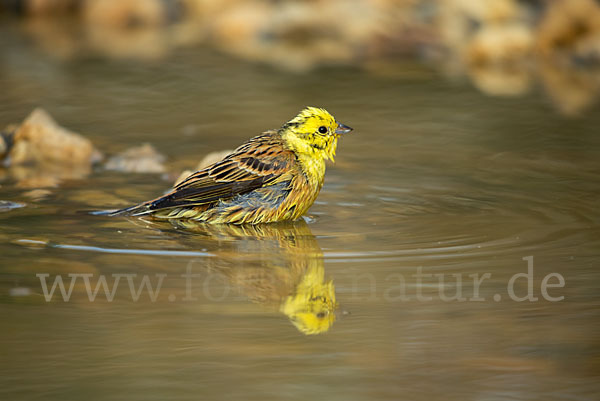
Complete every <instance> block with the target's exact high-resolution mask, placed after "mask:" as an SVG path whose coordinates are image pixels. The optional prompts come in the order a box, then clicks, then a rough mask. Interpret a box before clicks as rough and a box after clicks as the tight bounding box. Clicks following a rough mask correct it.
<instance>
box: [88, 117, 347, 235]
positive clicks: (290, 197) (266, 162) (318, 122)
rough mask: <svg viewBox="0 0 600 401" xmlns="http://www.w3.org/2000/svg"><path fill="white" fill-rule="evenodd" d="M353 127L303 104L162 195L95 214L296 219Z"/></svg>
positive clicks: (219, 220) (228, 220) (224, 220)
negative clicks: (280, 122)
mask: <svg viewBox="0 0 600 401" xmlns="http://www.w3.org/2000/svg"><path fill="white" fill-rule="evenodd" d="M351 131H352V128H351V127H349V126H347V125H344V124H342V123H338V122H336V120H335V118H334V117H333V116H332V115H331V114H330V113H329V112H328V111H327V110H325V109H322V108H317V107H306V108H304V109H303V110H301V111H300V112H299V113H298V115H296V116H295V117H294V118H292V119H291V120H289V121H288V122H286V123H285V124H283V125H282V126H281V128H279V129H277V130H268V131H265V132H263V133H262V134H261V135H258V136H256V137H254V138H251V139H250V140H248V141H246V142H245V143H243V144H242V145H240V146H239V147H238V148H237V149H235V150H234V151H233V152H232V153H230V154H229V155H227V156H225V157H224V158H223V159H222V160H220V161H218V162H216V163H214V164H212V165H210V166H208V167H206V168H204V169H202V170H199V171H196V172H195V173H193V174H191V175H189V176H188V177H187V178H185V179H184V180H182V181H181V182H179V183H178V184H176V185H175V187H174V188H173V189H172V190H171V191H170V192H168V193H166V194H165V195H163V196H160V197H158V198H156V199H153V200H150V201H147V202H143V203H140V204H138V205H135V206H132V207H128V208H125V209H121V210H117V211H109V212H108V213H98V214H108V215H113V216H114V215H126V216H151V217H152V218H156V219H189V220H194V221H199V222H204V223H214V224H238V225H241V224H252V225H254V224H262V223H274V222H280V221H293V220H297V219H299V218H300V217H301V216H302V215H304V214H305V213H306V212H307V211H308V209H309V208H310V207H311V206H312V204H313V203H314V201H315V200H316V198H317V196H318V194H319V192H320V190H321V188H322V187H323V182H324V179H325V162H326V161H327V160H331V161H332V162H335V160H334V157H335V153H336V148H337V142H338V138H340V136H342V135H344V134H347V133H349V132H351Z"/></svg>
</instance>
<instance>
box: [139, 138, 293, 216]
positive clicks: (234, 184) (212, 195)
mask: <svg viewBox="0 0 600 401" xmlns="http://www.w3.org/2000/svg"><path fill="white" fill-rule="evenodd" d="M294 161H295V156H294V154H293V153H292V152H291V151H289V150H287V149H285V148H284V147H283V145H282V143H281V139H280V138H279V137H278V136H277V134H276V133H275V132H269V133H265V134H264V135H261V136H258V137H255V138H252V139H250V140H249V141H248V142H246V143H245V144H243V145H242V146H240V147H239V148H237V149H236V150H235V151H234V152H233V153H231V154H230V155H228V156H227V157H225V158H224V159H223V160H221V161H220V162H217V163H215V164H213V165H212V166H209V167H207V168H206V169H204V170H201V171H197V172H196V173H194V174H192V175H190V176H189V177H188V178H186V179H185V180H184V181H182V182H181V183H179V184H178V185H177V186H176V187H175V188H174V189H173V191H171V192H170V193H168V194H166V195H164V196H162V197H160V198H158V199H155V200H153V201H150V202H146V203H145V204H144V205H145V206H146V210H147V211H155V210H158V209H165V208H172V207H181V206H199V205H205V204H209V203H213V202H216V201H218V200H220V199H229V198H231V197H233V196H235V195H239V194H244V193H247V192H250V191H253V190H255V189H257V188H260V187H262V186H265V185H268V184H270V183H272V182H274V181H276V180H277V179H278V178H279V177H281V176H282V175H283V174H285V173H286V172H288V171H289V170H290V168H291V166H292V163H293V162H294Z"/></svg>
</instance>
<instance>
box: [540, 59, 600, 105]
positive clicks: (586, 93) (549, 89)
mask: <svg viewBox="0 0 600 401" xmlns="http://www.w3.org/2000/svg"><path fill="white" fill-rule="evenodd" d="M537 70H538V72H539V76H540V78H541V81H542V85H543V87H544V89H545V90H546V93H547V94H548V96H549V97H550V99H551V100H552V103H553V104H554V105H555V106H556V107H557V108H558V110H559V111H560V112H561V113H562V114H564V115H567V116H577V115H579V114H581V113H582V112H584V111H585V110H587V109H589V108H590V107H591V106H592V105H593V104H594V102H595V101H596V100H597V99H598V96H599V95H600V73H599V71H594V70H578V69H574V68H572V67H570V66H569V65H564V64H561V63H556V62H549V61H544V60H543V59H542V60H539V62H538V64H537Z"/></svg>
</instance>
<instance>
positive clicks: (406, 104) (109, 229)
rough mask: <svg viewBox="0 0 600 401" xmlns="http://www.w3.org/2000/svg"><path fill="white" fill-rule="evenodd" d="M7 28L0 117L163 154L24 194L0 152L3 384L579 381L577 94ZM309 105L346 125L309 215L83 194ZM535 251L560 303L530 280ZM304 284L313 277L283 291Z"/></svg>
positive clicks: (127, 182)
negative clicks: (108, 288)
mask: <svg viewBox="0 0 600 401" xmlns="http://www.w3.org/2000/svg"><path fill="white" fill-rule="evenodd" d="M23 41H25V40H24V39H23V38H21V37H18V36H17V37H14V36H8V37H7V36H5V37H4V39H2V45H3V47H4V49H3V51H2V56H3V57H2V60H0V87H1V88H2V91H1V92H2V93H1V94H0V123H1V124H7V123H10V122H19V121H21V120H22V119H23V118H24V117H25V116H26V115H27V114H28V113H29V112H30V111H31V110H32V109H33V108H34V107H37V106H42V107H44V108H45V109H47V110H48V111H49V112H50V113H51V114H52V115H53V116H54V117H55V118H56V119H57V121H58V122H59V123H60V124H62V125H64V126H66V127H68V128H70V129H72V130H74V131H77V132H81V133H82V134H83V135H85V136H86V137H88V138H90V139H91V140H92V141H93V142H94V143H95V144H96V146H97V147H99V148H100V149H101V150H102V151H104V152H106V153H107V154H114V153H117V152H119V151H122V150H124V149H126V148H127V147H130V146H134V145H138V144H140V143H142V142H150V143H152V144H153V145H154V146H155V147H156V148H157V149H159V150H160V151H161V152H162V153H164V154H165V155H166V156H167V157H168V163H167V167H168V170H169V171H170V172H171V174H163V175H160V174H125V173H119V172H109V171H105V170H103V169H102V168H101V166H100V167H97V168H96V169H94V171H93V172H92V173H91V174H89V175H88V176H87V177H86V178H85V179H73V180H66V181H64V182H62V183H61V185H60V186H59V187H58V188H51V189H50V192H49V193H48V194H45V196H41V197H36V196H33V197H32V196H31V194H29V196H28V194H27V192H28V191H29V190H30V189H24V188H21V187H20V186H19V182H18V179H17V178H15V176H14V175H13V173H12V172H10V171H7V170H6V169H5V170H4V172H3V173H2V174H3V176H4V177H5V179H4V180H3V181H2V184H1V185H2V187H0V194H1V196H0V199H1V200H3V201H8V202H15V203H17V204H18V206H23V207H14V208H13V207H2V210H3V212H2V213H0V227H1V231H0V240H1V241H0V265H1V266H2V267H1V275H0V289H1V292H0V310H1V311H2V330H1V331H0V343H1V344H2V355H3V363H2V366H1V367H0V377H1V379H0V380H1V385H0V394H1V398H2V399H7V400H8V399H11V400H20V399H46V400H48V399H57V400H64V399H90V398H92V399H106V400H108V399H121V398H124V397H127V398H128V399H131V400H137V399H139V400H149V399H157V400H168V399H174V400H184V399H231V398H233V397H239V398H244V399H256V400H263V399H272V398H274V397H277V398H280V399H290V400H292V399H297V400H305V399H328V400H335V399H340V400H387V399H413V400H431V399H440V398H442V397H443V398H444V399H456V400H465V399H493V400H505V399H518V400H529V399H531V400H534V399H536V400H537V399H545V400H559V399H561V400H562V399H579V400H595V399H597V398H598V395H599V393H600V386H599V385H598V373H599V372H600V348H599V345H600V344H599V343H598V336H597V333H598V329H599V328H600V324H599V320H598V319H599V313H598V311H599V309H598V306H599V301H600V300H599V298H598V290H599V285H600V275H599V273H598V263H599V261H600V254H599V252H598V250H599V249H600V226H599V218H600V214H599V211H598V196H599V195H600V169H599V164H598V160H600V136H598V126H599V125H600V113H598V109H597V107H596V109H595V110H590V111H588V112H587V113H586V114H584V115H581V116H578V117H570V118H567V117H562V116H560V115H559V114H558V113H557V112H556V109H555V107H554V106H553V105H552V104H551V102H550V101H549V99H548V98H546V97H545V95H543V94H542V93H539V92H534V93H532V94H530V95H528V96H525V97H518V98H490V97H487V96H485V95H483V94H481V93H479V92H478V91H477V90H476V89H475V88H473V87H472V86H471V85H470V84H469V83H467V82H464V81H449V80H447V79H445V78H444V77H442V76H440V75H439V74H437V73H436V72H435V71H433V70H431V69H429V68H427V67H423V66H418V65H405V66H402V67H399V73H398V74H397V75H396V76H394V77H378V76H374V75H369V74H368V73H365V72H363V71H359V70H353V69H323V70H318V71H316V72H313V73H309V74H290V73H285V72H281V71H278V70H276V69H273V68H271V67H266V66H260V65H253V64H247V63H244V62H241V61H236V60H234V59H230V58H228V57H225V56H222V55H219V54H215V53H213V52H211V51H209V50H205V49H190V50H181V51H178V52H175V53H174V54H173V55H172V56H171V57H170V58H169V59H168V60H164V61H156V62H154V63H142V62H135V61H109V60H104V59H101V60H99V59H86V58H83V59H73V60H68V61H64V60H58V59H56V58H53V57H52V56H50V55H49V54H48V53H44V52H41V51H39V50H38V49H36V48H34V47H33V46H30V45H28V44H27V43H22V42H23ZM403 71H404V72H403ZM305 105H314V106H321V107H326V108H327V109H328V110H330V111H331V112H332V113H333V114H334V115H335V116H336V118H338V119H339V120H340V121H342V122H344V123H346V124H348V125H350V126H352V127H354V129H355V131H354V132H353V133H352V135H348V136H347V137H345V138H343V140H341V141H340V144H339V148H338V156H337V163H336V164H335V165H331V166H329V169H328V172H327V177H326V183H325V186H324V188H323V190H322V192H321V195H320V196H319V198H318V201H317V203H316V204H315V205H314V206H313V207H312V208H311V210H310V212H309V215H308V216H307V219H306V221H301V222H297V223H295V224H284V225H278V226H273V227H267V228H256V229H243V228H242V229H235V228H211V227H180V226H172V225H170V224H168V223H165V224H156V223H153V222H149V221H143V220H137V219H124V218H107V217H99V216H91V215H87V214H85V213H81V211H88V210H94V209H103V208H114V207H119V206H125V205H128V204H131V203H135V202H138V201H141V200H146V199H149V198H151V197H155V196H157V195H159V194H161V193H162V192H163V191H165V190H166V189H167V188H168V187H169V186H170V185H171V184H172V179H173V176H174V175H175V176H176V175H177V174H178V173H179V172H180V171H181V170H183V169H186V168H192V167H193V166H194V165H196V164H197V163H198V161H199V160H200V159H201V158H202V157H203V156H204V155H205V154H207V153H208V152H210V151H214V150H222V149H230V148H233V147H235V146H237V145H238V144H240V143H241V142H242V141H244V140H245V139H247V138H249V137H251V136H253V135H256V134H258V133H260V132H261V131H262V130H265V129H269V128H276V127H278V126H280V125H281V124H282V123H283V122H284V121H286V120H287V119H289V118H291V117H292V116H293V115H294V114H295V113H296V112H297V111H298V110H299V109H301V108H302V107H304V106H305ZM524 258H526V259H524ZM528 263H533V276H532V283H533V284H532V285H533V292H534V293H533V296H534V297H537V298H538V299H537V301H535V302H532V301H528V300H527V301H522V302H517V301H515V300H512V299H511V298H510V296H509V294H508V283H509V281H510V280H511V277H513V276H514V275H515V274H517V273H527V271H528V270H527V269H528ZM186 272H192V273H194V274H197V275H198V276H196V277H195V278H194V279H193V281H192V284H193V287H192V288H191V293H189V292H187V291H189V287H188V286H187V285H188V284H187V283H186V279H185V278H183V277H182V274H186ZM486 273H487V274H489V276H488V277H486V278H485V279H484V280H483V281H482V282H481V285H480V286H479V291H478V295H477V294H476V293H474V291H475V288H474V285H473V282H474V280H475V279H481V277H482V276H483V275H485V274H486ZM552 273H556V274H557V275H560V276H561V277H563V278H564V282H565V284H564V286H563V287H553V288H550V289H549V290H548V295H549V296H551V297H564V299H563V300H561V301H557V302H552V301H549V300H547V299H545V298H544V297H543V295H542V293H541V285H542V281H543V280H544V278H545V277H546V276H547V275H548V274H552ZM36 274H42V275H44V274H46V275H48V276H47V280H49V281H48V285H49V286H50V285H51V284H52V281H51V280H53V279H54V278H55V277H56V276H57V275H61V277H64V280H65V282H66V283H67V285H68V280H69V276H68V274H80V275H88V276H87V277H90V278H89V280H90V281H91V283H92V286H93V285H95V283H96V282H97V280H98V278H99V277H101V276H104V277H106V278H107V280H108V282H109V283H110V284H112V283H114V277H115V276H113V275H115V274H117V275H118V274H121V275H131V274H136V275H137V276H136V277H135V278H133V279H132V280H133V283H134V284H135V286H138V285H139V284H140V283H141V280H142V278H143V276H144V275H147V276H148V278H149V280H150V283H151V284H152V285H154V286H156V284H157V283H158V280H159V277H164V280H163V282H162V287H161V289H160V291H159V292H158V293H157V294H156V298H155V300H154V301H152V299H151V295H152V294H150V293H149V292H148V291H145V290H144V291H142V292H141V293H140V296H139V299H138V300H137V301H134V300H133V299H132V296H131V293H130V290H129V287H128V281H127V278H126V276H123V278H122V279H121V280H122V281H121V283H120V285H119V287H118V289H117V291H116V292H115V295H114V299H113V301H112V302H108V301H107V300H106V296H104V294H103V293H102V292H100V293H99V295H98V296H97V298H96V299H95V301H94V302H90V301H89V299H88V296H87V293H86V288H85V285H84V281H83V277H84V276H78V277H79V278H78V279H77V280H76V283H75V285H74V289H73V294H72V297H71V299H70V300H69V301H68V302H63V301H62V299H61V298H60V296H59V292H58V291H59V290H57V292H56V294H55V295H54V297H53V298H52V301H51V302H46V301H45V298H44V295H43V289H42V286H41V283H40V278H39V277H36ZM418 274H422V275H425V276H423V277H420V278H419V277H417V275H418ZM426 275H432V276H426ZM44 277H46V276H44ZM459 279H460V284H458V283H459V281H458V280H459ZM440 280H443V281H442V282H441V283H442V284H440ZM329 281H331V282H332V284H331V285H332V287H331V289H332V290H333V291H334V295H332V294H331V293H330V290H329V287H327V286H328V285H329V284H328V283H329ZM549 282H550V283H554V284H556V283H558V279H557V278H556V276H554V278H553V279H549ZM303 283H304V284H305V285H308V286H309V287H310V288H312V289H313V291H314V293H313V294H312V295H311V296H312V297H313V298H315V299H314V300H312V301H311V300H310V299H309V300H308V301H307V300H304V301H301V300H296V301H294V302H297V303H296V304H295V305H296V309H294V308H292V310H289V309H288V310H286V309H285V304H286V302H288V301H290V300H291V298H290V297H294V296H295V295H298V293H299V292H300V293H301V292H302V291H301V290H299V288H300V287H299V286H301V285H303ZM516 283H517V284H516V286H515V293H516V296H518V297H524V296H525V295H526V293H527V285H526V280H525V279H518V280H517V281H516ZM459 285H460V293H459V296H457V297H455V298H460V299H448V298H453V295H456V294H457V287H458V286H459ZM311 286H312V287H311ZM136 288H137V287H136ZM440 288H441V289H442V290H443V292H442V295H440ZM190 294H191V295H190ZM190 297H191V298H194V300H190ZM318 297H323V299H326V302H329V303H330V304H331V305H333V304H335V303H337V304H338V308H337V310H336V312H335V315H331V316H330V315H327V316H326V315H325V314H321V315H320V316H318V315H319V313H320V312H323V311H322V310H320V309H319V308H318V307H316V306H315V305H318V304H319V302H321V301H320V299H317V298H318ZM309 298H310V297H309ZM333 298H335V299H333ZM463 298H464V299H463ZM473 298H477V300H473ZM323 302H325V301H323ZM302 308H304V309H302ZM325 309H327V308H325ZM301 313H306V314H305V315H302V316H303V317H302V316H300V314H301ZM299 316H300V317H299ZM303 319H304V320H303ZM311 319H312V320H311ZM307 327H308V328H307ZM311 332H312V333H314V332H320V334H310V333H311Z"/></svg>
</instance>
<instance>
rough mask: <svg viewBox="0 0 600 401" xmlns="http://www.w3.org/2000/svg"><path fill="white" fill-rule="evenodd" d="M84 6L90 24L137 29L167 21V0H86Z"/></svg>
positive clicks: (86, 18)
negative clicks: (165, 0)
mask: <svg viewBox="0 0 600 401" xmlns="http://www.w3.org/2000/svg"><path fill="white" fill-rule="evenodd" d="M82 8H83V9H82V14H83V19H84V21H85V22H86V23H87V24H89V25H96V26H104V27H113V28H119V29H136V28H139V27H143V26H146V27H147V26H160V25H163V24H164V23H166V8H165V2H164V1H161V0H119V1H107V0H85V1H84V2H83V7H82Z"/></svg>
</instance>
